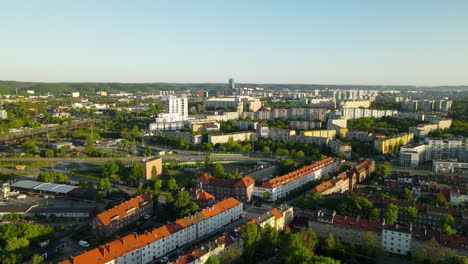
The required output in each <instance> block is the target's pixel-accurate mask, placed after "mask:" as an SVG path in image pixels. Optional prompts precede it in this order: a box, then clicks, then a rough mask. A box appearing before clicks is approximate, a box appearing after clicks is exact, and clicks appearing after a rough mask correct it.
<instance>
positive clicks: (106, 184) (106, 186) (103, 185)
mask: <svg viewBox="0 0 468 264" xmlns="http://www.w3.org/2000/svg"><path fill="white" fill-rule="evenodd" d="M97 188H98V190H101V191H108V190H110V189H112V184H111V182H110V181H109V179H108V178H104V179H99V181H98V184H97Z"/></svg>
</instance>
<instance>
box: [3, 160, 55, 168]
mask: <svg viewBox="0 0 468 264" xmlns="http://www.w3.org/2000/svg"><path fill="white" fill-rule="evenodd" d="M54 164H55V162H52V161H2V162H0V167H1V168H9V169H14V168H15V167H16V166H20V165H24V166H26V169H28V168H37V169H39V168H46V167H51V166H52V165H54Z"/></svg>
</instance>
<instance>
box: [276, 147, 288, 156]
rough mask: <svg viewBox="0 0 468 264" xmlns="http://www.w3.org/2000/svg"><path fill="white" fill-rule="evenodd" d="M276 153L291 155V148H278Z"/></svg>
mask: <svg viewBox="0 0 468 264" xmlns="http://www.w3.org/2000/svg"><path fill="white" fill-rule="evenodd" d="M276 155H278V156H288V155H289V150H287V149H284V148H278V149H276Z"/></svg>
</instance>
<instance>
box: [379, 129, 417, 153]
mask: <svg viewBox="0 0 468 264" xmlns="http://www.w3.org/2000/svg"><path fill="white" fill-rule="evenodd" d="M413 138H414V134H413V133H401V134H397V135H395V136H392V137H386V138H382V139H378V140H375V141H374V149H375V150H377V151H378V152H379V153H382V154H388V153H395V152H397V151H399V150H400V147H401V146H404V145H406V144H408V143H410V142H411V141H412V140H413Z"/></svg>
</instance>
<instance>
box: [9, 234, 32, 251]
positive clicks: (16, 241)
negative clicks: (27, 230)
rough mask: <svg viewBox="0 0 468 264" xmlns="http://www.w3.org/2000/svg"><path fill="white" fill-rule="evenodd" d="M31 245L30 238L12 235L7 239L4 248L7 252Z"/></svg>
mask: <svg viewBox="0 0 468 264" xmlns="http://www.w3.org/2000/svg"><path fill="white" fill-rule="evenodd" d="M27 246H29V240H28V239H26V238H23V237H21V238H17V237H11V238H10V239H8V240H7V241H6V245H5V248H4V250H5V251H6V252H11V251H15V250H17V249H22V248H25V247H27Z"/></svg>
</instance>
